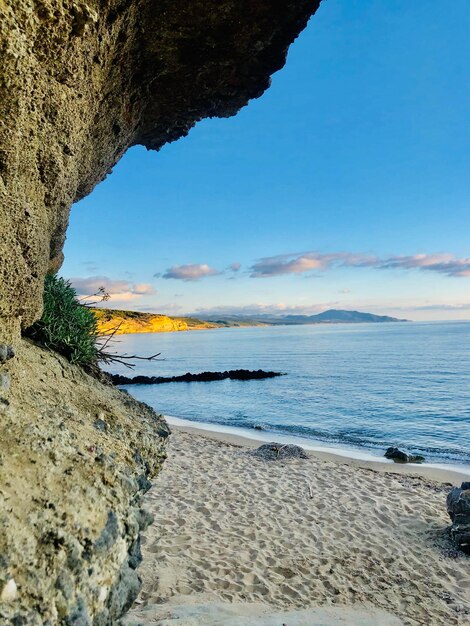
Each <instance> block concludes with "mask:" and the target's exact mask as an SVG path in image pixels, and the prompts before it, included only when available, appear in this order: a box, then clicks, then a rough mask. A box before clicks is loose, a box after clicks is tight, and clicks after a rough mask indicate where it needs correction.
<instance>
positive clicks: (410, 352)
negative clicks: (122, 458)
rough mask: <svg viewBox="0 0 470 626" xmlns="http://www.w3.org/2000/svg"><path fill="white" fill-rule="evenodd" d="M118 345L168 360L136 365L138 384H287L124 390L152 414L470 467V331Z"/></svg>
mask: <svg viewBox="0 0 470 626" xmlns="http://www.w3.org/2000/svg"><path fill="white" fill-rule="evenodd" d="M118 341H119V343H117V344H115V346H114V349H115V350H117V351H119V352H121V353H124V352H125V353H128V354H139V355H150V354H154V353H156V352H161V357H160V358H163V359H164V360H162V361H158V362H146V361H141V362H138V363H137V366H136V368H135V370H134V373H135V374H146V375H162V376H167V375H175V374H184V373H185V372H188V371H191V372H201V371H204V370H214V371H219V370H226V369H238V368H246V369H259V368H261V369H265V370H277V371H282V372H285V374H286V376H282V377H280V378H274V379H268V380H254V381H231V380H224V381H218V382H208V383H203V382H194V383H168V384H164V385H148V386H147V385H130V386H127V387H125V388H126V389H127V390H128V391H129V392H130V393H132V395H134V396H135V397H137V398H138V399H139V400H142V401H144V402H147V403H148V404H150V405H151V406H153V407H154V408H155V409H156V410H157V411H158V412H161V413H164V414H167V415H172V416H177V417H179V418H183V419H187V420H191V421H194V422H205V423H210V424H214V425H225V426H230V427H242V428H248V429H254V428H255V427H257V428H260V427H261V428H262V429H263V430H264V431H265V432H266V433H268V434H271V433H272V439H275V438H276V434H277V435H290V436H294V435H295V436H296V437H300V438H301V439H302V440H303V441H305V443H306V444H307V443H309V444H314V445H319V446H327V447H330V448H331V447H334V448H345V449H355V450H363V451H367V452H369V453H372V454H377V455H383V452H384V450H385V449H386V448H387V447H388V446H390V445H397V446H400V447H403V448H406V449H408V450H410V451H414V452H416V453H419V454H423V455H425V456H426V458H427V460H429V461H433V462H441V463H442V462H445V463H465V464H468V463H470V322H445V323H444V322H443V323H385V324H357V325H352V324H337V325H331V326H327V325H314V326H278V327H262V328H230V329H216V330H206V331H192V332H179V333H161V334H140V335H125V336H120V337H118ZM109 369H110V371H112V372H114V373H123V374H127V375H131V376H132V375H133V374H132V373H129V370H126V368H124V367H121V366H112V367H110V368H109ZM253 432H257V431H253Z"/></svg>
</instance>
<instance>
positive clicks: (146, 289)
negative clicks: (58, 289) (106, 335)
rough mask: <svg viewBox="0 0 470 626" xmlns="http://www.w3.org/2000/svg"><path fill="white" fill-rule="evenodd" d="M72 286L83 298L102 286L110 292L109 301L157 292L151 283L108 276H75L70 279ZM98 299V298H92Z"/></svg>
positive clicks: (123, 300) (124, 299)
mask: <svg viewBox="0 0 470 626" xmlns="http://www.w3.org/2000/svg"><path fill="white" fill-rule="evenodd" d="M70 282H71V283H72V286H73V287H74V289H75V290H76V292H77V294H78V295H79V296H80V297H81V298H86V299H88V297H90V296H93V294H96V293H98V292H99V290H100V289H101V288H103V289H104V291H105V292H106V293H108V294H109V296H110V297H109V302H111V301H113V302H130V301H132V300H136V299H139V298H142V297H143V296H150V295H155V294H156V293H157V292H156V291H155V289H154V288H153V287H152V285H150V284H149V283H133V282H131V281H128V280H119V279H118V280H114V279H111V278H108V277H107V276H88V277H86V278H80V277H74V278H71V279H70ZM91 299H92V300H96V299H97V298H93V297H92V298H91Z"/></svg>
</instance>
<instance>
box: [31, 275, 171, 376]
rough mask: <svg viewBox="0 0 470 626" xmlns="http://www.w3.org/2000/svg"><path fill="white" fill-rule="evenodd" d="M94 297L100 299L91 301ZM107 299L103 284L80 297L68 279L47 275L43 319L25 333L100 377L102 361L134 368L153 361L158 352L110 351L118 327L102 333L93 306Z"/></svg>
mask: <svg viewBox="0 0 470 626" xmlns="http://www.w3.org/2000/svg"><path fill="white" fill-rule="evenodd" d="M93 298H98V300H95V301H92V299H93ZM108 299H109V295H108V294H107V293H106V289H105V288H104V287H100V288H99V289H98V292H97V293H95V294H93V295H91V296H86V297H85V298H81V299H79V298H78V297H77V292H76V291H75V289H74V288H73V287H72V285H71V284H70V282H69V281H68V280H65V279H64V278H60V277H59V276H56V275H55V274H48V275H47V276H46V279H45V282H44V312H43V314H42V317H41V319H40V320H39V321H38V322H35V324H33V325H32V326H30V328H28V329H27V330H26V331H25V335H26V336H27V337H30V338H31V339H33V340H34V341H36V342H37V343H40V344H41V345H43V346H44V347H46V348H48V349H49V350H54V351H55V352H58V353H59V354H62V355H63V356H65V357H66V358H67V359H68V360H69V361H70V362H71V363H74V364H76V365H81V366H82V367H84V368H85V369H86V370H87V371H88V372H89V373H91V374H94V375H97V376H98V377H99V374H100V371H101V370H100V369H99V367H98V363H100V362H102V363H106V364H109V363H121V364H122V365H125V366H126V367H131V368H132V367H135V364H134V363H132V361H135V360H143V361H154V360H155V359H156V358H157V357H158V356H160V355H159V354H154V355H152V356H149V357H142V356H137V355H135V354H131V355H128V354H117V353H114V352H109V348H108V346H109V345H110V343H111V342H112V340H113V339H114V336H115V334H116V332H117V331H118V329H119V326H117V327H116V328H115V329H114V330H112V331H111V332H110V333H109V334H108V335H106V336H100V335H99V334H98V326H97V318H96V316H95V313H94V312H93V309H92V308H90V307H92V306H93V305H95V304H97V302H103V301H106V300H108ZM130 361H131V362H130Z"/></svg>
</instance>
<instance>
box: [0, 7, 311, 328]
mask: <svg viewBox="0 0 470 626" xmlns="http://www.w3.org/2000/svg"><path fill="white" fill-rule="evenodd" d="M319 3H320V0H284V1H281V0H257V1H253V0H236V1H235V0H209V1H208V0H193V1H192V2H187V1H186V0H173V1H170V0H158V1H156V0H90V1H89V2H87V3H85V2H77V1H75V0H61V1H58V2H53V1H52V0H6V2H1V3H0V59H1V64H0V225H1V238H0V340H1V339H2V337H3V339H4V340H8V339H9V338H11V337H14V336H15V335H16V336H17V335H18V331H19V327H20V325H21V326H23V327H26V326H28V325H30V324H31V323H32V322H33V321H34V320H35V319H37V318H38V316H40V314H41V307H42V302H41V295H42V287H43V278H44V275H45V272H46V271H47V269H48V268H52V269H57V268H58V267H60V265H61V262H62V247H63V244H64V240H65V233H66V228H67V223H68V217H69V210H70V207H71V205H72V203H73V202H76V201H77V200H79V199H80V198H83V197H84V196H86V195H87V194H89V193H90V191H91V190H92V189H93V187H94V186H95V185H96V184H97V183H98V182H100V181H101V180H103V178H104V177H105V176H106V175H107V174H108V173H109V172H110V170H111V168H112V167H113V166H114V165H115V164H116V163H117V161H118V160H119V159H120V157H121V156H122V155H123V154H124V152H125V151H126V149H127V148H128V147H129V146H132V145H135V144H142V145H144V146H146V147H147V148H149V149H157V150H158V149H159V148H160V147H161V146H163V145H164V144H165V143H167V142H170V141H174V140H176V139H178V138H179V137H182V136H184V135H186V134H187V132H188V130H189V129H190V128H191V127H192V126H193V125H194V124H195V123H196V122H197V121H198V120H200V119H202V118H204V117H213V116H216V117H224V116H230V115H233V114H235V113H236V112H237V111H238V110H239V109H240V108H241V107H243V106H244V105H245V104H246V103H247V102H248V101H249V100H250V99H251V98H256V97H258V96H260V95H261V94H262V93H263V91H264V90H265V89H266V88H267V87H268V86H269V82H270V75H271V74H272V73H273V72H275V71H276V70H278V69H280V68H281V67H282V66H283V64H284V62H285V58H286V53H287V49H288V46H289V44H290V43H292V41H293V40H294V39H295V38H296V36H297V35H298V33H299V32H300V31H301V30H302V29H303V28H304V27H305V25H306V23H307V20H308V18H309V17H310V15H311V14H312V13H314V12H315V10H316V9H317V8H318V5H319ZM157 193H158V190H157Z"/></svg>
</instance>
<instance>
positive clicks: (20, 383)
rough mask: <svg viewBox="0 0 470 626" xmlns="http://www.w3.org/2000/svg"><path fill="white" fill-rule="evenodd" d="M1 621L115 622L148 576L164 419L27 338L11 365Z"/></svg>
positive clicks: (31, 625)
mask: <svg viewBox="0 0 470 626" xmlns="http://www.w3.org/2000/svg"><path fill="white" fill-rule="evenodd" d="M2 371H8V373H9V376H10V377H11V389H10V393H9V396H8V399H6V398H5V397H3V398H2V397H1V396H0V475H1V484H0V624H2V625H3V624H5V625H6V624H12V625H16V626H44V625H48V626H53V625H54V626H55V625H58V624H61V625H64V626H91V625H93V626H115V625H116V624H117V623H118V619H119V617H120V616H121V615H122V613H123V612H124V611H125V610H127V609H128V608H129V607H130V605H131V604H132V602H133V600H134V599H135V597H136V595H137V593H138V591H139V589H140V581H139V577H138V574H137V572H136V568H137V566H138V565H139V563H140V559H141V557H140V531H141V530H142V529H143V528H145V526H146V525H148V523H149V521H150V519H149V516H148V514H146V513H145V511H143V510H142V509H141V497H142V494H143V493H144V492H145V491H146V490H147V489H148V488H149V487H150V480H149V479H150V478H152V477H153V476H155V474H156V473H157V472H158V470H159V468H160V466H161V463H162V462H163V459H164V458H165V452H164V443H165V440H166V438H167V436H168V435H169V430H168V427H167V425H166V423H165V421H164V420H163V419H162V418H161V417H160V416H158V415H156V414H155V412H154V411H153V410H152V409H150V407H148V406H146V405H145V404H142V403H141V402H137V400H134V399H133V398H132V397H131V396H129V395H127V394H125V393H123V392H121V391H119V390H118V389H116V388H115V387H111V386H106V385H103V384H102V383H100V382H98V381H97V380H95V379H93V378H91V377H90V376H88V375H87V374H85V373H84V372H83V371H82V370H81V369H80V368H79V367H77V366H74V365H71V364H70V363H69V362H68V361H66V360H65V359H64V358H63V357H60V356H58V355H56V354H54V353H51V352H48V351H46V350H43V349H41V348H39V347H37V346H35V345H33V344H32V343H30V342H28V341H22V342H20V343H19V344H18V348H17V354H16V356H15V357H14V358H12V359H9V360H8V361H7V362H6V363H3V366H2Z"/></svg>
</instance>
